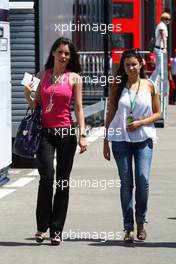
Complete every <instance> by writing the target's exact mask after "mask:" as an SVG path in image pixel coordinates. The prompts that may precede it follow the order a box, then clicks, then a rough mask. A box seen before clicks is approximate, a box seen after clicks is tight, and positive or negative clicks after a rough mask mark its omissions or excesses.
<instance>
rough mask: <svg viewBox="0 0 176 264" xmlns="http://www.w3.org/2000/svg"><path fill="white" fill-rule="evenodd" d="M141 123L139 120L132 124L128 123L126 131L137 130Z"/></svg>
mask: <svg viewBox="0 0 176 264" xmlns="http://www.w3.org/2000/svg"><path fill="white" fill-rule="evenodd" d="M141 125H142V124H141V121H140V120H135V121H133V122H132V123H130V124H129V125H127V130H128V131H130V132H132V131H134V130H136V129H137V128H139V127H140V126H141Z"/></svg>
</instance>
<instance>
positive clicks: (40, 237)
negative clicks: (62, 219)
mask: <svg viewBox="0 0 176 264" xmlns="http://www.w3.org/2000/svg"><path fill="white" fill-rule="evenodd" d="M45 237H46V233H45V232H40V231H38V232H37V233H36V234H35V240H36V242H37V243H42V242H43V241H44V239H45Z"/></svg>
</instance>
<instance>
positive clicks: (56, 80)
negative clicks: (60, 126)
mask: <svg viewBox="0 0 176 264" xmlns="http://www.w3.org/2000/svg"><path fill="white" fill-rule="evenodd" d="M64 74H65V72H64V73H61V74H59V75H58V76H56V75H54V74H52V75H51V84H52V89H51V92H50V96H49V104H48V106H47V107H46V110H45V113H49V112H51V110H52V108H53V105H54V103H53V95H54V93H55V84H60V83H62V81H63V76H64Z"/></svg>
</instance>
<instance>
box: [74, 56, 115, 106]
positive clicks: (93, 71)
mask: <svg viewBox="0 0 176 264" xmlns="http://www.w3.org/2000/svg"><path fill="white" fill-rule="evenodd" d="M79 56H80V63H81V67H82V79H83V96H84V99H86V100H91V101H97V100H100V99H101V98H102V97H103V96H104V87H105V83H106V81H107V77H106V76H104V52H101V51H87V52H79ZM110 61H111V60H110Z"/></svg>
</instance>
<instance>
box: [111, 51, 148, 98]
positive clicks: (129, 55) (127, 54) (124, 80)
mask: <svg viewBox="0 0 176 264" xmlns="http://www.w3.org/2000/svg"><path fill="white" fill-rule="evenodd" d="M132 57H134V58H136V59H137V60H138V62H139V64H140V65H141V66H142V67H141V68H140V73H139V75H140V78H144V77H145V74H144V67H143V60H142V56H141V54H140V50H139V49H128V50H125V51H124V52H123V53H122V57H121V60H120V65H119V68H118V69H117V71H116V73H115V78H116V77H117V76H118V78H120V80H121V82H120V83H119V84H118V98H120V95H121V93H122V91H123V89H124V87H125V85H126V83H127V80H128V75H127V74H126V72H125V69H124V62H125V59H127V58H132Z"/></svg>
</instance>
